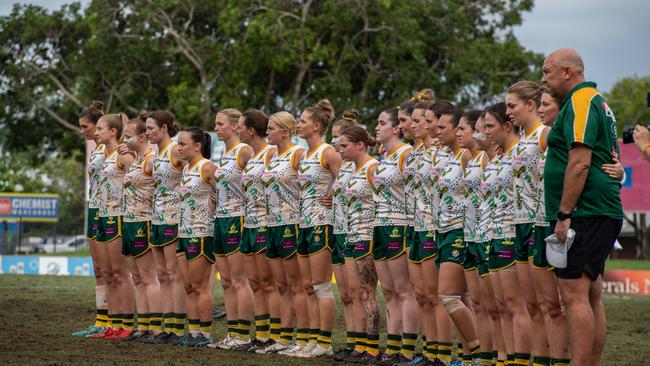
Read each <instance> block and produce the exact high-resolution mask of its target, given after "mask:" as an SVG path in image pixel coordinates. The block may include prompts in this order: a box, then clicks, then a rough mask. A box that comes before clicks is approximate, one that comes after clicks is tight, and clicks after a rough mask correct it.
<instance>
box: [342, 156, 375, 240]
mask: <svg viewBox="0 0 650 366" xmlns="http://www.w3.org/2000/svg"><path fill="white" fill-rule="evenodd" d="M377 164H379V162H378V161H377V160H375V159H372V158H371V159H369V160H368V161H366V162H365V163H364V164H363V165H362V166H360V167H358V168H355V169H354V171H353V172H352V175H351V176H350V179H349V180H348V183H347V187H346V188H345V199H346V201H347V205H348V208H347V211H348V228H349V231H348V240H349V241H350V243H357V242H360V241H364V240H372V235H373V228H374V225H373V221H374V215H375V202H374V200H373V186H372V184H371V182H370V181H369V180H368V171H369V170H370V168H372V167H373V166H375V165H377Z"/></svg>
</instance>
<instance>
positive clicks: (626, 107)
mask: <svg viewBox="0 0 650 366" xmlns="http://www.w3.org/2000/svg"><path fill="white" fill-rule="evenodd" d="M648 92H650V76H644V77H639V76H633V77H629V78H625V79H622V80H619V81H618V82H617V83H616V84H614V86H613V87H612V89H611V90H610V91H609V93H607V94H605V96H606V97H607V104H609V106H610V107H611V108H612V110H613V111H614V115H615V116H616V124H617V125H618V132H619V136H622V135H621V128H622V127H623V126H625V125H635V124H637V123H640V124H645V125H650V108H648V105H647V104H646V96H647V93H648Z"/></svg>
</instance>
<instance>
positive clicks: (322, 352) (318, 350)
mask: <svg viewBox="0 0 650 366" xmlns="http://www.w3.org/2000/svg"><path fill="white" fill-rule="evenodd" d="M322 356H329V357H331V356H334V351H333V350H332V347H329V348H325V347H323V346H321V345H320V344H319V345H317V346H316V347H314V349H312V350H311V353H310V354H309V357H322Z"/></svg>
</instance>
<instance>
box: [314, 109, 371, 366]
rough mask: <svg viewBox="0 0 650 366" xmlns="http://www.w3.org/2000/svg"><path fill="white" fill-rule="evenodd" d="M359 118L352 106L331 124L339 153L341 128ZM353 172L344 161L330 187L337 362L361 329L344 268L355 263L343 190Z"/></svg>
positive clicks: (354, 286)
mask: <svg viewBox="0 0 650 366" xmlns="http://www.w3.org/2000/svg"><path fill="white" fill-rule="evenodd" d="M358 117H359V113H358V112H357V111H356V110H355V109H351V110H347V111H345V112H343V115H342V117H341V119H339V120H338V121H336V122H335V123H334V124H333V125H332V146H333V147H334V148H335V149H336V150H337V152H339V154H341V151H340V150H341V149H340V147H341V146H340V145H339V140H340V137H341V131H343V130H344V129H345V128H347V127H350V126H354V125H356V124H357V118H358ZM353 172H354V163H353V162H351V161H344V162H343V163H342V164H341V169H339V174H338V175H337V176H336V180H335V181H334V185H333V186H332V223H333V228H332V234H333V235H334V239H333V242H332V267H333V270H334V276H335V278H336V287H338V289H339V297H340V298H341V302H342V303H343V318H344V320H345V331H346V347H345V348H344V349H341V350H339V351H338V352H336V353H335V354H334V360H336V361H342V360H343V359H345V358H347V357H348V356H349V355H350V353H352V352H353V350H354V346H355V343H356V338H358V337H359V336H358V335H356V333H358V332H361V331H360V330H355V325H354V320H355V319H354V304H353V295H352V291H353V289H354V290H357V289H358V287H359V286H358V281H357V282H353V281H351V278H350V276H348V275H347V269H346V267H351V266H353V265H354V261H353V260H352V257H351V255H352V248H351V247H350V245H349V242H348V231H349V230H348V229H349V225H348V217H347V216H348V215H347V212H348V204H347V200H346V198H345V190H346V188H347V184H348V182H349V180H350V177H351V176H352V173H353ZM321 203H324V200H323V199H321ZM346 259H347V260H346ZM352 268H354V267H352Z"/></svg>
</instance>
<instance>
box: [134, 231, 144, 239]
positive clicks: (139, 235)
mask: <svg viewBox="0 0 650 366" xmlns="http://www.w3.org/2000/svg"><path fill="white" fill-rule="evenodd" d="M135 237H136V238H144V237H145V235H144V231H142V229H138V231H137V232H136V233H135Z"/></svg>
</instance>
